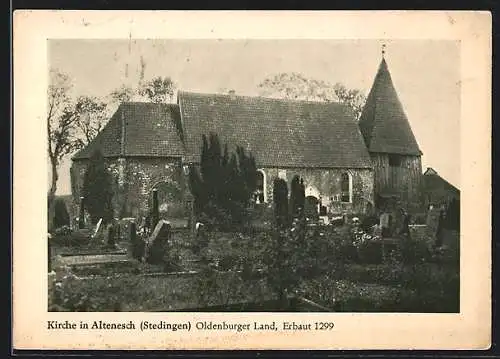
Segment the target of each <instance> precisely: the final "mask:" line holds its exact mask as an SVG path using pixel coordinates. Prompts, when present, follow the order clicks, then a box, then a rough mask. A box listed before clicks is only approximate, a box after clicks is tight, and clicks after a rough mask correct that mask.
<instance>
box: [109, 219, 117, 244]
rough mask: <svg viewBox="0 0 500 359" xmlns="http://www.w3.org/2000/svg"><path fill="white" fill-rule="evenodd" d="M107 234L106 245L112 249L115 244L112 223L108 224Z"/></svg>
mask: <svg viewBox="0 0 500 359" xmlns="http://www.w3.org/2000/svg"><path fill="white" fill-rule="evenodd" d="M107 232H108V240H107V245H108V247H114V246H115V242H116V239H115V235H116V229H115V225H114V224H113V223H110V224H109V225H108V229H107Z"/></svg>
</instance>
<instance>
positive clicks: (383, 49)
mask: <svg viewBox="0 0 500 359" xmlns="http://www.w3.org/2000/svg"><path fill="white" fill-rule="evenodd" d="M382 58H385V44H382Z"/></svg>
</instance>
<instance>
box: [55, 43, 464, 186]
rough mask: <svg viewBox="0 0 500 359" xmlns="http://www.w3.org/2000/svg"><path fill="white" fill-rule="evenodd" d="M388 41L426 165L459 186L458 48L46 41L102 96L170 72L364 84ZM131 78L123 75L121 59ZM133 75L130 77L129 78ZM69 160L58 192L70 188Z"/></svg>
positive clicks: (197, 80) (213, 78)
mask: <svg viewBox="0 0 500 359" xmlns="http://www.w3.org/2000/svg"><path fill="white" fill-rule="evenodd" d="M382 43H385V44H386V55H385V58H386V61H387V64H388V67H389V71H390V73H391V76H392V79H393V82H394V85H395V87H396V90H397V92H398V94H399V98H400V100H401V102H402V104H403V107H404V109H405V112H406V114H407V116H408V119H409V121H410V124H411V126H412V128H413V132H414V134H415V137H416V139H417V142H418V143H419V146H420V148H421V150H422V151H423V153H424V155H423V157H422V162H423V168H424V170H425V168H426V167H432V168H434V169H435V170H437V171H438V173H439V174H440V175H441V176H442V177H444V178H445V179H447V180H448V181H449V182H451V183H452V184H454V185H455V186H457V187H459V188H460V126H459V123H460V47H459V42H455V41H431V40H425V41H424V40H401V41H395V40H390V41H385V42H383V41H382V40H380V41H377V40H341V41H340V40H132V42H131V46H130V50H131V51H129V41H127V40H51V41H50V42H49V47H48V49H49V50H48V51H49V54H48V59H49V65H50V66H51V67H53V68H56V69H58V70H60V71H62V72H65V73H67V74H68V75H69V76H70V78H71V79H72V81H73V84H74V93H73V95H75V96H76V95H91V96H106V95H108V94H109V93H110V92H111V91H112V90H114V89H116V88H117V87H119V86H120V85H122V84H124V83H125V82H127V81H129V82H136V81H137V78H138V72H139V68H140V67H139V64H140V57H141V56H142V57H143V59H144V61H145V63H146V68H145V79H148V78H151V77H154V76H170V77H171V78H172V79H173V80H174V82H175V83H176V85H177V88H178V89H180V90H185V91H197V92H208V93H213V92H220V91H224V90H227V89H234V90H235V91H236V93H237V94H241V95H257V94H258V84H259V83H260V82H261V81H262V80H264V79H265V78H266V77H269V76H272V75H274V74H277V73H280V72H298V73H301V74H303V75H304V76H306V77H310V78H315V79H319V80H325V81H328V82H331V83H336V82H341V83H343V84H344V85H346V86H347V87H349V88H356V89H360V90H362V91H363V92H364V93H365V94H366V95H367V94H368V91H369V90H370V87H371V85H372V83H373V79H374V76H375V74H376V71H377V68H378V65H379V63H380V60H381V45H382ZM126 63H129V74H131V76H129V78H128V79H126V78H125V64H126ZM134 76H135V77H134ZM69 167H70V160H65V161H63V163H62V165H61V169H60V179H59V182H58V191H57V193H58V194H69V193H71V186H70V180H69V178H70V177H69Z"/></svg>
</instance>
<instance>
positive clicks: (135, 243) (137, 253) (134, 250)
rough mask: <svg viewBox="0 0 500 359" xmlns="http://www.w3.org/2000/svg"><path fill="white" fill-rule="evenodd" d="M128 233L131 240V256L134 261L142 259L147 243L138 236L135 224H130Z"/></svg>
mask: <svg viewBox="0 0 500 359" xmlns="http://www.w3.org/2000/svg"><path fill="white" fill-rule="evenodd" d="M128 231H129V233H128V238H129V239H130V243H129V246H128V248H130V251H129V255H130V256H131V257H132V258H134V259H141V258H142V256H143V255H144V247H145V243H144V241H143V240H142V238H141V237H139V236H138V235H137V227H136V225H135V222H131V223H130V225H129V227H128Z"/></svg>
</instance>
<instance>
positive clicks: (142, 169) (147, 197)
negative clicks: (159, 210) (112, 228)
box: [71, 158, 185, 218]
mask: <svg viewBox="0 0 500 359" xmlns="http://www.w3.org/2000/svg"><path fill="white" fill-rule="evenodd" d="M106 163H107V166H108V170H109V172H110V174H111V175H112V178H113V193H114V195H113V208H114V212H115V213H114V215H115V217H117V218H119V217H128V216H131V217H136V218H140V217H142V216H145V215H146V213H147V212H148V210H149V208H150V202H151V197H152V194H151V191H152V189H153V188H154V187H155V186H156V187H158V188H159V191H158V192H159V197H160V205H161V204H162V201H165V200H168V202H169V203H170V204H174V203H175V204H177V205H178V206H181V205H182V199H183V193H184V186H185V180H184V176H183V175H182V168H181V165H180V159H176V158H148V159H143V158H137V159H135V158H127V159H121V160H120V159H106ZM87 165H88V161H82V160H80V161H75V162H73V165H72V167H71V189H72V196H73V213H76V214H78V210H79V201H80V200H79V198H80V195H81V190H82V186H83V177H84V174H85V170H86V168H87ZM166 192H170V193H166Z"/></svg>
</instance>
